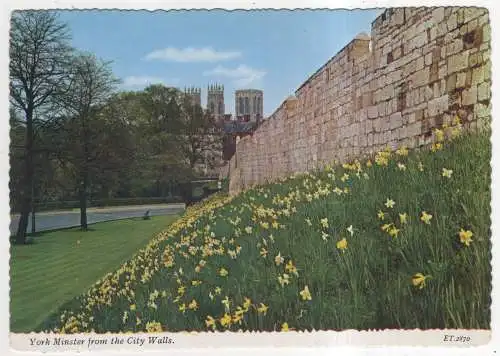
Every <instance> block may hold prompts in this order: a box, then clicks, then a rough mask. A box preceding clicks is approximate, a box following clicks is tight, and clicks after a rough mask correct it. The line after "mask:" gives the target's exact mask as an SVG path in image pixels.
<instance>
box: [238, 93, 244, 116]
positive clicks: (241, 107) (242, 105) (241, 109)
mask: <svg viewBox="0 0 500 356" xmlns="http://www.w3.org/2000/svg"><path fill="white" fill-rule="evenodd" d="M239 102H240V105H239V106H240V108H239V109H240V111H239V114H240V115H243V114H245V106H244V104H243V98H242V97H240V100H239Z"/></svg>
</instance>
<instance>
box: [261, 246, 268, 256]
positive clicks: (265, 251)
mask: <svg viewBox="0 0 500 356" xmlns="http://www.w3.org/2000/svg"><path fill="white" fill-rule="evenodd" d="M260 255H261V256H262V257H267V250H266V249H265V248H264V247H262V248H261V249H260Z"/></svg>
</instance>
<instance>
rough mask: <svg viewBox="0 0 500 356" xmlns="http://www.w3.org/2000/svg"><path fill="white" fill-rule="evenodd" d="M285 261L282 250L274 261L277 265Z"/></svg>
mask: <svg viewBox="0 0 500 356" xmlns="http://www.w3.org/2000/svg"><path fill="white" fill-rule="evenodd" d="M284 261H285V259H284V258H283V257H281V252H278V255H277V256H276V257H275V258H274V263H276V266H279V265H280V264H282V263H283V262H284Z"/></svg>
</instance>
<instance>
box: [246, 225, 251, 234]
mask: <svg viewBox="0 0 500 356" xmlns="http://www.w3.org/2000/svg"><path fill="white" fill-rule="evenodd" d="M245 232H246V233H247V234H251V233H252V227H251V226H247V227H246V228H245Z"/></svg>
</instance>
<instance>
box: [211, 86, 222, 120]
mask: <svg viewBox="0 0 500 356" xmlns="http://www.w3.org/2000/svg"><path fill="white" fill-rule="evenodd" d="M207 110H208V111H209V112H210V113H212V114H213V116H214V118H215V119H216V120H219V119H222V118H223V117H224V114H225V107H224V85H219V84H215V85H209V86H208V94H207Z"/></svg>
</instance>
